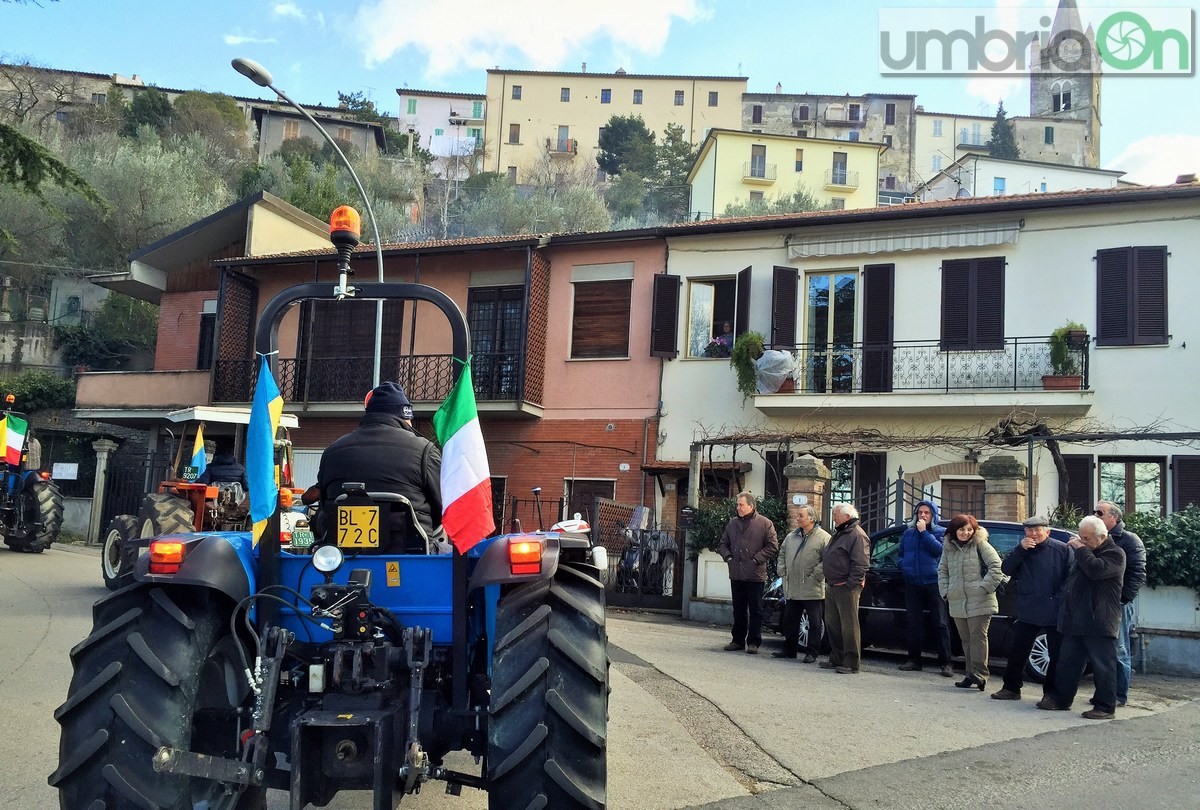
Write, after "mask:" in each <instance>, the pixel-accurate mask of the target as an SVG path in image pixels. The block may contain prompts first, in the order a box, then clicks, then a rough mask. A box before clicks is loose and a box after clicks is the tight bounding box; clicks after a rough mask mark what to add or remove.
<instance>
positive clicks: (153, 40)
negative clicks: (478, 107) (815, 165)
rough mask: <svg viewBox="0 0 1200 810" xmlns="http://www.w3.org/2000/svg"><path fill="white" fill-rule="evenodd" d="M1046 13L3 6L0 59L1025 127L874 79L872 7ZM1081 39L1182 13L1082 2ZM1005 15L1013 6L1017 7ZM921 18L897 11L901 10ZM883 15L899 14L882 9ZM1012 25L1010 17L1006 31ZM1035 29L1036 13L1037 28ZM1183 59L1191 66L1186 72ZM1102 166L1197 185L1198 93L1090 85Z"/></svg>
mask: <svg viewBox="0 0 1200 810" xmlns="http://www.w3.org/2000/svg"><path fill="white" fill-rule="evenodd" d="M1056 5H1057V0H1008V1H1007V2H1003V3H999V4H998V3H995V2H986V1H984V0H953V1H952V2H942V0H911V1H910V2H901V1H899V0H876V1H875V2H867V1H866V0H848V1H846V0H843V2H814V1H813V0H568V2H562V0H503V1H502V2H500V1H498V0H339V1H338V2H336V3H318V2H315V0H205V1H204V2H192V1H190V0H187V1H185V0H57V1H55V0H29V2H27V3H24V4H20V3H17V4H14V3H12V2H2V1H0V61H7V62H12V61H29V62H32V63H34V64H37V65H41V66H45V67H52V68H58V69H64V70H78V71H86V72H94V73H120V74H122V75H124V76H131V75H133V74H137V75H139V76H141V77H142V79H143V80H144V81H146V82H147V83H149V84H154V85H158V86H159V87H165V88H171V89H177V90H187V89H196V90H207V91H210V92H222V93H229V94H231V95H237V96H247V97H261V98H266V97H267V93H268V92H269V91H264V90H262V89H260V88H258V87H257V86H256V85H253V84H252V83H250V81H249V80H247V79H245V78H244V77H242V76H240V75H239V74H237V73H235V72H234V71H233V69H232V68H231V67H230V66H229V62H230V60H231V59H232V58H234V57H237V56H242V57H248V58H250V59H253V60H255V61H257V62H259V63H260V64H262V65H263V66H264V67H266V68H267V69H268V70H269V71H271V73H272V74H273V75H274V78H275V84H276V86H278V87H280V88H281V89H283V90H284V91H285V92H287V93H288V95H290V96H291V97H292V98H294V99H296V100H297V101H299V102H301V103H307V104H322V105H328V106H336V104H337V94H338V92H339V91H341V92H344V93H349V92H362V93H364V94H365V95H366V96H367V97H368V98H370V99H371V100H373V101H374V102H375V103H376V106H377V108H378V109H379V110H381V111H383V112H388V113H392V114H394V113H395V112H396V110H397V106H398V105H397V96H396V90H397V88H402V87H408V88H414V89H422V90H449V91H458V92H471V93H482V92H484V89H485V84H486V80H487V76H486V70H487V69H488V68H492V67H501V68H506V69H519V70H564V71H578V70H580V69H581V68H582V65H583V64H584V63H586V64H587V70H588V72H612V71H615V70H616V69H618V68H624V69H625V70H626V72H629V73H654V74H671V75H709V76H712V75H717V76H745V77H747V78H748V80H749V81H748V87H747V89H748V91H749V92H752V93H754V92H757V93H769V92H773V91H774V90H775V88H776V85H777V84H778V85H781V86H782V89H783V92H785V93H827V94H838V93H849V94H862V93H869V92H875V93H912V94H916V96H917V103H918V104H921V105H923V106H924V108H925V109H926V110H928V111H935V112H944V113H959V114H974V115H989V116H990V115H993V114H994V113H995V110H996V104H997V103H998V102H999V101H1003V102H1004V106H1005V109H1006V110H1007V111H1008V112H1009V114H1011V115H1028V114H1029V85H1028V80H1027V79H1023V78H1021V77H1011V76H1009V77H987V78H981V77H975V78H972V77H968V76H933V75H925V76H912V75H905V76H884V75H881V73H880V63H879V31H880V20H881V11H882V12H884V15H885V16H886V15H888V14H892V15H894V14H897V13H899V15H900V18H901V19H913V20H922V21H923V20H929V21H930V22H929V23H928V24H929V25H932V24H934V21H936V20H939V19H946V18H948V17H947V15H948V14H950V12H951V11H953V10H954V9H958V8H964V7H971V8H978V9H981V10H983V11H985V12H986V13H988V14H989V15H992V16H990V17H989V19H993V18H994V19H997V20H1000V21H1003V20H1005V19H1008V18H1010V17H1011V15H1013V14H1015V13H1017V12H1018V11H1020V9H1019V7H1021V6H1023V7H1025V12H1024V13H1025V14H1026V16H1027V15H1028V14H1029V13H1033V12H1036V13H1040V12H1041V11H1042V10H1045V11H1046V12H1047V13H1050V14H1052V13H1053V7H1054V6H1056ZM1077 5H1078V6H1079V9H1080V14H1081V16H1082V18H1083V22H1084V25H1087V24H1088V23H1089V22H1091V23H1093V24H1098V21H1100V20H1103V19H1104V18H1105V15H1107V14H1112V13H1114V12H1116V11H1121V10H1128V9H1141V10H1144V9H1145V8H1146V7H1150V6H1153V7H1171V8H1175V9H1186V10H1188V13H1190V15H1191V20H1192V29H1191V30H1192V32H1193V33H1192V38H1193V41H1194V39H1195V36H1196V35H1195V33H1194V32H1195V7H1196V5H1197V4H1196V3H1194V2H1192V3H1186V2H1180V0H1152V2H1151V3H1145V2H1143V1H1142V0H1127V2H1124V3H1121V2H1116V1H1115V0H1079V2H1078V3H1077ZM1013 7H1018V8H1017V9H1014V8H1013ZM918 8H919V9H921V10H920V11H912V12H908V11H905V10H906V9H918ZM896 9H900V11H899V12H896V11H895V10H896ZM1012 18H1013V19H1015V17H1012ZM1035 18H1036V16H1035ZM1194 55H1195V54H1194V52H1193V54H1192V56H1193V58H1194ZM1101 88H1102V89H1101V94H1102V105H1101V112H1102V122H1103V128H1102V136H1101V142H1100V144H1101V166H1102V167H1103V168H1111V169H1122V170H1124V171H1126V172H1128V175H1127V179H1130V180H1133V181H1135V182H1141V183H1169V182H1172V181H1173V180H1174V179H1175V177H1176V176H1177V175H1179V174H1183V173H1187V172H1198V171H1200V103H1198V102H1200V80H1198V79H1197V77H1196V75H1195V71H1194V70H1193V71H1192V74H1191V75H1185V76H1161V75H1147V74H1138V75H1114V74H1113V73H1111V72H1108V73H1105V75H1104V78H1103V80H1102V85H1101Z"/></svg>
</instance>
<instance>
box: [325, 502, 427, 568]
mask: <svg viewBox="0 0 1200 810" xmlns="http://www.w3.org/2000/svg"><path fill="white" fill-rule="evenodd" d="M355 495H357V496H358V497H357V499H356V498H354V496H355ZM363 495H365V496H366V497H367V498H370V500H371V501H372V502H373V503H374V504H375V505H376V506H378V507H379V524H380V525H379V531H380V534H381V535H382V536H381V537H380V542H379V548H378V549H362V550H361V552H360V553H363V554H429V553H430V541H429V537H428V536H427V535H426V533H425V529H424V527H422V526H421V522H420V521H419V520H417V513H416V510H415V509H414V508H413V505H412V502H411V501H409V499H408V498H406V497H405V496H403V495H400V494H398V493H395V492H363V491H362V490H357V491H356V492H349V493H347V492H343V493H342V494H341V495H339V496H338V497H337V499H336V500H335V501H334V506H335V507H336V506H337V505H338V504H342V503H346V502H347V501H349V500H360V501H361V499H362V496H363ZM334 521H336V517H332V519H331V520H329V521H322V522H323V523H327V524H328V523H333V522H334ZM335 525H336V524H335ZM435 553H436V549H435Z"/></svg>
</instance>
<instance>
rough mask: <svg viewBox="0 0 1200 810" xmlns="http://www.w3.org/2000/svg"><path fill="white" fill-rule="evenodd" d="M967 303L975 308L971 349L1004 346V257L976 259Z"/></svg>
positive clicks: (1000, 347)
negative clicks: (972, 287) (971, 287)
mask: <svg viewBox="0 0 1200 810" xmlns="http://www.w3.org/2000/svg"><path fill="white" fill-rule="evenodd" d="M973 264H974V265H975V268H974V270H975V272H974V274H973V275H974V278H973V279H972V280H973V281H974V289H973V290H972V291H971V303H972V304H973V308H974V310H975V333H974V334H973V335H972V336H971V337H972V340H971V348H973V349H1002V348H1004V257H1003V256H998V257H993V258H987V259H976V260H975V261H974V262H973Z"/></svg>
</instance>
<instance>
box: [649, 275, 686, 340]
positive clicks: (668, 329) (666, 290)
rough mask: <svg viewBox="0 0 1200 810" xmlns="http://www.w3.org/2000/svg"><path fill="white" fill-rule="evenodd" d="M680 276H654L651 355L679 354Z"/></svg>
mask: <svg viewBox="0 0 1200 810" xmlns="http://www.w3.org/2000/svg"><path fill="white" fill-rule="evenodd" d="M679 287H680V280H679V276H671V275H667V274H666V273H662V274H660V275H657V276H655V277H654V302H653V306H652V312H651V313H650V356H651V357H666V358H668V359H671V358H674V357H678V356H679V342H678V341H679Z"/></svg>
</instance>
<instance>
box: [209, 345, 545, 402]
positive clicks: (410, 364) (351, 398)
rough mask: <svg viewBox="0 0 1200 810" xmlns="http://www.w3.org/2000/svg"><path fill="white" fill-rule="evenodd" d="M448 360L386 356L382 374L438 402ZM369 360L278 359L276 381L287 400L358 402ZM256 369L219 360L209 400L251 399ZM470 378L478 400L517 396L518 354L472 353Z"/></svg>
mask: <svg viewBox="0 0 1200 810" xmlns="http://www.w3.org/2000/svg"><path fill="white" fill-rule="evenodd" d="M450 363H451V357H450V355H448V354H418V355H404V356H401V357H384V358H382V359H381V365H380V373H381V377H382V378H383V379H384V380H394V381H396V382H398V383H400V385H402V386H403V387H404V391H405V393H407V394H408V398H409V399H410V400H412V401H413V402H415V403H419V402H438V403H440V402H441V401H442V400H444V399H445V398H446V396H447V395H448V394H449V393H450V385H451V380H450ZM373 365H374V359H373V358H372V357H370V356H367V357H338V358H300V359H285V360H280V361H279V366H278V370H277V371H276V380H275V381H276V383H278V385H279V391H280V393H281V394H283V399H284V401H285V402H297V403H299V402H303V403H313V402H361V401H362V397H363V395H365V394H366V392H367V391H369V390H370V389H371V376H372V367H373ZM257 368H258V366H257V361H256V360H218V361H217V363H216V366H215V368H214V370H213V401H214V402H250V401H251V400H252V399H253V398H254V382H255V372H256V370H257ZM471 380H472V382H473V383H474V387H475V398H476V399H477V400H479V401H480V402H497V401H501V402H503V401H514V400H516V399H518V397H519V396H520V390H521V385H520V382H521V356H520V353H519V352H482V353H477V354H475V355H473V356H472V358H471Z"/></svg>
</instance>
